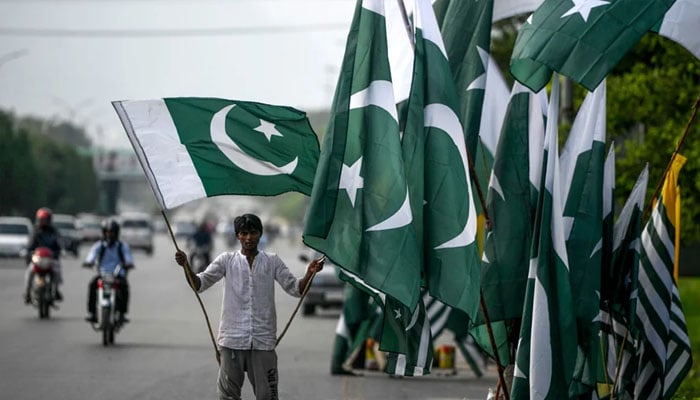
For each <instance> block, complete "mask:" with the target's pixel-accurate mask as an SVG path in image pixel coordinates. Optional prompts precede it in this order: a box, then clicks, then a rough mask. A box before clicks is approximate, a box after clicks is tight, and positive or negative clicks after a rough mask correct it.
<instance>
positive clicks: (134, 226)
mask: <svg viewBox="0 0 700 400" xmlns="http://www.w3.org/2000/svg"><path fill="white" fill-rule="evenodd" d="M119 223H120V225H121V233H120V234H119V238H120V239H121V240H122V241H123V242H125V243H127V244H128V245H129V246H130V247H131V248H132V249H141V250H144V251H146V254H148V255H151V254H153V225H152V222H151V216H150V215H149V214H146V213H133V212H132V213H123V214H121V215H120V216H119Z"/></svg>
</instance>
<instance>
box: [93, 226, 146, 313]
mask: <svg viewBox="0 0 700 400" xmlns="http://www.w3.org/2000/svg"><path fill="white" fill-rule="evenodd" d="M94 265H97V266H98V269H99V273H98V274H97V275H96V276H95V277H94V278H93V279H92V280H91V281H90V284H89V285H88V303H87V309H88V316H87V317H86V318H85V320H86V321H88V322H93V323H94V322H97V315H96V311H97V281H98V279H99V278H100V273H103V274H113V273H114V271H115V269H116V268H117V266H118V265H121V266H122V268H121V271H120V272H119V274H118V276H116V277H115V278H116V279H117V280H118V281H119V292H117V304H116V306H117V309H118V310H119V311H121V318H122V323H126V322H129V320H128V318H126V314H127V312H128V306H129V283H128V281H127V280H126V273H127V271H129V270H131V269H132V268H134V258H133V256H132V254H131V248H130V247H129V245H128V244H127V243H124V242H121V241H120V240H119V222H117V221H116V220H115V219H112V218H110V219H106V220H104V221H102V240H100V241H98V242H97V243H95V244H94V245H93V246H92V248H91V249H90V252H89V253H88V255H87V258H86V259H85V262H83V266H84V267H87V268H90V267H92V266H94Z"/></svg>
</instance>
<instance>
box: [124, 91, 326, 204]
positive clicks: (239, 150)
mask: <svg viewBox="0 0 700 400" xmlns="http://www.w3.org/2000/svg"><path fill="white" fill-rule="evenodd" d="M112 104H113V106H114V108H115V110H116V111H117V114H118V115H119V118H120V119H121V122H122V124H123V125H124V129H125V130H126V133H127V135H128V137H129V140H130V141H131V144H132V146H133V147H134V150H135V151H136V155H137V156H138V159H139V161H140V162H141V166H142V167H143V169H144V172H145V173H146V177H147V178H148V182H149V184H150V185H151V188H152V189H153V191H154V193H155V195H156V199H157V201H158V204H159V205H160V207H161V209H163V210H165V209H171V208H173V207H177V206H179V205H181V204H184V203H186V202H188V201H191V200H196V199H200V198H205V197H212V196H218V195H226V194H245V195H265V196H272V195H277V194H280V193H283V192H287V191H297V192H301V193H304V194H307V195H309V194H311V186H312V184H313V179H314V174H315V171H316V164H317V162H318V152H319V150H318V139H317V138H316V134H315V133H314V132H313V130H312V129H311V126H310V124H309V121H308V119H307V117H306V114H305V113H304V112H301V111H299V110H295V109H293V108H291V107H282V106H275V105H269V104H262V103H255V102H247V101H233V100H224V99H214V98H186V97H183V98H165V99H156V100H143V101H115V102H113V103H112Z"/></svg>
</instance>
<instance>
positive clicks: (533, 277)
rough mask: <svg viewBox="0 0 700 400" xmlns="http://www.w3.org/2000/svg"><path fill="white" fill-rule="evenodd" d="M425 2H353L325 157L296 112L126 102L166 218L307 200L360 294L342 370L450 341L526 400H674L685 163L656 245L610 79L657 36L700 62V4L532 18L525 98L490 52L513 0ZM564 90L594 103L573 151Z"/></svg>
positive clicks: (354, 295)
mask: <svg viewBox="0 0 700 400" xmlns="http://www.w3.org/2000/svg"><path fill="white" fill-rule="evenodd" d="M494 1H495V2H496V3H495V4H494ZM499 1H500V2H499ZM408 3H412V4H413V7H408V6H406V9H404V10H401V9H400V7H404V6H405V5H404V2H398V3H397V2H386V1H382V0H358V1H357V6H356V8H355V13H354V17H353V21H352V24H351V28H350V31H349V34H348V38H347V43H346V49H345V56H344V58H343V65H342V70H341V73H340V77H339V80H338V84H337V86H336V92H335V97H334V100H333V104H332V109H331V116H330V122H329V125H328V127H327V130H326V133H325V137H324V138H323V144H322V146H321V147H320V149H319V145H318V142H317V140H316V135H315V134H314V132H313V131H312V130H311V128H310V125H309V123H308V119H306V116H305V115H304V113H303V112H301V111H298V110H295V109H292V108H289V107H282V106H272V105H267V104H261V103H252V102H243V101H231V100H222V99H202V98H171V99H160V100H151V101H121V102H114V106H115V108H116V110H117V113H118V114H119V116H120V118H121V120H122V122H123V124H124V127H125V129H126V131H127V134H128V136H129V138H130V140H131V142H132V144H133V146H134V149H135V151H136V152H137V154H138V156H139V159H140V160H141V162H142V165H143V167H144V171H145V172H146V175H147V177H148V179H149V182H150V183H151V186H152V188H153V190H154V193H155V195H156V198H157V199H158V202H159V204H160V205H161V208H163V209H167V208H172V207H176V206H178V205H180V204H183V203H185V202H187V201H191V200H194V199H197V198H203V197H211V196H216V195H222V194H254V195H275V194H278V193H282V192H286V191H290V190H295V191H299V192H301V193H304V194H307V195H310V203H309V209H308V213H307V218H306V223H305V228H304V233H303V239H304V243H306V244H307V245H308V246H310V247H312V248H314V249H316V250H318V251H320V252H323V253H324V254H326V255H327V256H328V257H329V258H330V259H331V260H332V261H333V262H334V263H336V264H337V265H339V266H340V267H341V269H342V272H341V278H342V279H343V280H345V281H346V282H348V283H349V284H350V285H351V286H350V287H351V288H352V289H349V290H348V297H347V300H346V309H345V310H344V312H343V315H342V316H341V318H340V320H339V323H338V329H337V332H336V333H337V340H336V350H335V352H334V358H333V361H332V369H333V370H334V371H338V372H340V371H342V370H343V369H342V368H343V367H342V366H343V364H344V363H345V361H346V359H347V356H348V355H349V354H352V353H353V352H354V351H356V349H357V348H358V346H360V345H361V344H362V343H363V339H364V338H365V337H366V336H372V337H374V338H376V339H377V340H378V341H379V343H380V346H379V348H380V349H381V350H383V351H385V352H387V354H388V358H387V368H386V370H387V372H389V373H391V374H397V375H407V376H412V375H423V374H427V373H429V372H430V368H431V365H432V354H433V351H432V347H433V340H434V339H435V338H436V337H437V335H439V334H440V333H441V332H442V331H443V329H444V328H446V327H447V328H448V329H450V330H453V331H454V332H455V340H456V341H457V342H458V343H459V344H463V345H465V344H466V343H467V342H468V341H469V338H470V336H471V337H473V338H474V339H475V341H476V343H477V344H479V345H480V346H481V347H482V348H483V350H484V351H485V352H486V353H488V354H490V355H491V356H492V357H494V358H496V359H497V360H499V361H500V363H501V366H506V365H513V366H514V380H513V386H512V398H515V399H529V398H538V399H562V398H574V397H576V398H578V397H580V396H589V395H593V396H594V397H595V396H601V397H602V396H605V395H607V394H609V393H612V394H614V395H615V396H616V397H619V396H627V397H629V398H639V399H641V398H664V399H666V398H669V397H670V396H671V395H672V394H673V393H674V392H675V391H676V389H677V388H678V386H679V384H680V382H681V381H682V379H683V378H684V377H685V375H686V374H687V373H688V371H689V369H690V365H691V362H692V360H691V356H690V354H691V353H690V345H689V340H688V334H687V329H686V326H685V321H684V317H683V312H682V306H681V302H680V297H679V295H678V289H677V286H676V282H675V280H674V279H673V276H672V270H673V267H674V264H677V263H678V253H677V251H678V238H679V233H678V230H677V227H678V226H679V225H678V224H679V218H680V217H679V215H680V214H679V213H680V206H679V200H678V199H679V198H680V197H679V193H678V188H677V183H676V180H677V176H678V173H679V170H680V167H681V166H682V164H683V162H684V159H683V158H682V156H680V155H676V156H675V157H674V163H673V167H672V168H670V171H669V173H668V174H667V175H666V176H665V183H664V189H663V190H662V192H661V194H660V195H659V196H658V197H657V198H656V199H654V201H655V202H656V203H655V207H654V208H653V213H652V216H651V219H650V220H649V221H648V222H647V224H646V226H645V227H644V228H642V210H643V205H644V196H645V193H646V187H647V179H648V170H647V169H645V170H644V171H642V173H641V175H640V177H639V180H638V182H637V185H635V187H634V189H633V191H632V193H631V194H630V196H629V200H628V201H627V203H626V204H625V206H624V207H623V209H622V210H621V212H620V213H619V216H618V217H617V220H615V218H614V215H615V212H614V209H613V193H614V180H615V173H614V156H615V153H614V146H610V149H609V152H608V155H607V157H606V153H605V147H606V137H605V135H606V132H605V98H606V94H605V93H606V87H605V76H606V75H607V74H608V73H609V71H610V70H611V69H612V68H613V67H614V66H615V64H616V63H617V61H619V59H620V58H621V57H622V56H624V54H625V53H626V52H627V51H628V50H629V49H630V48H631V47H632V46H633V45H634V44H635V43H637V41H638V40H639V39H640V37H641V36H642V35H643V34H644V33H645V32H647V31H649V30H654V31H656V32H659V33H660V34H662V35H665V36H667V37H669V38H672V39H674V40H676V41H678V42H679V43H681V44H683V45H684V46H685V47H686V48H688V49H689V50H691V51H692V52H693V53H694V54H696V55H698V56H700V40H698V39H697V38H698V37H699V36H698V35H697V34H693V35H689V34H688V32H692V29H695V28H694V27H695V26H697V21H698V20H700V7H699V6H698V3H697V1H693V0H676V1H674V0H645V1H638V0H616V1H602V0H601V1H598V0H580V1H579V0H574V1H573V2H572V1H571V0H544V1H527V2H521V3H518V4H519V6H518V10H519V12H525V11H532V10H534V8H535V7H537V9H536V10H535V12H534V13H533V14H532V15H531V17H530V18H529V19H528V21H527V22H526V23H525V24H524V26H523V27H522V29H521V30H520V32H519V34H518V37H517V40H516V44H515V49H514V51H513V55H512V59H511V72H512V74H513V76H514V77H515V78H516V79H517V82H516V83H515V84H514V86H513V88H512V91H511V93H510V97H509V96H508V92H507V89H506V85H505V81H504V79H503V77H502V76H501V75H500V73H499V71H498V69H497V68H496V67H495V65H494V64H493V62H492V60H491V57H490V55H489V43H490V31H491V22H492V19H493V18H495V17H496V15H504V11H503V7H504V6H503V4H504V3H508V4H511V3H513V2H508V1H506V0H462V1H457V0H452V1H451V0H438V1H436V2H434V3H435V4H431V2H430V0H415V1H414V2H408ZM408 3H407V4H408ZM499 5H500V6H499ZM511 6H512V7H516V6H515V4H511ZM499 7H500V8H499ZM523 7H525V8H527V9H523ZM495 10H499V11H498V12H496V11H495ZM506 14H507V13H506ZM689 21H690V22H689ZM693 23H695V25H693ZM403 24H405V25H406V26H409V27H410V29H404V30H403V31H402V35H408V39H409V40H408V42H410V44H412V46H411V50H410V52H404V53H402V54H401V55H400V57H409V56H410V57H409V59H410V62H406V60H405V59H404V60H403V61H401V60H399V61H401V62H399V63H401V64H403V65H412V68H410V69H403V70H402V69H400V68H396V63H397V62H398V61H397V60H396V59H395V57H394V56H392V52H391V51H390V50H391V49H392V48H394V47H393V46H395V45H392V43H396V41H397V40H399V39H397V38H396V37H395V35H394V34H392V33H391V32H396V30H393V31H392V30H391V29H389V28H388V27H389V26H390V25H391V26H397V25H403ZM399 31H401V30H399ZM465 38H466V40H465ZM401 39H402V40H403V41H404V43H405V42H406V37H405V36H404V37H402V38H401ZM401 71H403V72H401ZM558 74H563V75H565V76H567V77H569V78H570V79H573V80H574V81H576V82H578V83H580V84H581V85H583V86H584V87H585V88H587V89H588V90H589V91H590V92H589V93H588V95H587V97H586V99H585V101H584V103H583V104H582V106H581V108H580V110H579V112H578V115H577V117H576V120H575V122H574V124H573V126H572V127H571V131H570V132H569V133H568V138H567V141H566V143H565V145H564V147H563V148H562V151H561V154H559V123H558V122H559V121H558V109H559V105H558V102H559V96H560V94H559V75H558ZM552 76H553V78H552ZM550 82H551V90H550V94H549V100H547V97H548V96H547V91H546V89H545V87H546V86H547V84H548V83H550ZM402 88H409V89H408V90H406V93H407V95H406V97H405V98H404V97H402V94H401V93H403V90H402ZM483 196H485V203H484V204H483V205H482V204H481V200H482V199H483ZM486 216H488V224H483V221H484V220H486V218H485V217H486ZM480 221H481V223H480ZM482 230H483V231H484V232H485V234H484V237H483V251H481V250H480V248H479V244H480V239H479V237H480V236H479V232H480V231H482ZM480 300H483V307H481V308H480ZM448 321H450V322H448ZM647 321H649V322H648V323H647ZM489 330H490V331H491V332H490V333H491V335H489V334H487V332H488V331H489ZM490 336H493V341H492V338H491V337H490ZM464 348H465V349H466V345H465V347H464ZM463 353H464V354H465V358H469V357H468V355H467V353H468V350H463ZM472 358H473V357H472Z"/></svg>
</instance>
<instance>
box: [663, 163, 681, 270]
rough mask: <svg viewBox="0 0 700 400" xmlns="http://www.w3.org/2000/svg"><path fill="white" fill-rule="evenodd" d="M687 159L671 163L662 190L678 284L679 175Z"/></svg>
mask: <svg viewBox="0 0 700 400" xmlns="http://www.w3.org/2000/svg"><path fill="white" fill-rule="evenodd" d="M685 162H686V158H685V157H683V156H682V155H680V154H676V157H675V158H674V159H673V161H672V162H671V168H669V169H668V173H667V174H666V179H665V180H664V186H663V187H662V188H661V201H663V203H664V208H665V209H666V217H667V218H668V220H669V221H670V222H671V223H672V224H673V228H674V231H675V235H674V250H675V251H674V255H673V277H674V278H675V280H676V282H678V263H679V261H680V260H679V259H680V240H681V188H680V186H678V174H679V173H680V170H681V168H683V164H685Z"/></svg>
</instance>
